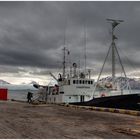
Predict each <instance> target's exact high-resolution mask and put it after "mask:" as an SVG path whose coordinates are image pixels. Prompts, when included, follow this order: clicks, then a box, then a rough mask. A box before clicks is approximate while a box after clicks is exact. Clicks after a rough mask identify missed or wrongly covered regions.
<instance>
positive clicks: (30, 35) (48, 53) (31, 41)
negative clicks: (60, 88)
mask: <svg viewBox="0 0 140 140" xmlns="http://www.w3.org/2000/svg"><path fill="white" fill-rule="evenodd" d="M106 18H114V19H123V20H124V21H125V22H124V23H122V24H121V25H120V26H119V28H117V29H116V35H117V37H118V38H119V40H118V41H116V44H117V46H118V47H119V51H120V55H121V56H122V59H123V60H122V61H123V62H124V65H125V66H126V69H127V71H128V72H129V69H130V67H132V64H133V65H135V67H136V69H138V68H139V66H140V62H139V59H140V56H139V52H140V39H139V36H140V28H139V25H140V2H138V1H137V2H131V1H130V2H129V1H128V2H123V1H118V2H115V1H112V2H111V1H108V2H107V1H102V2H101V1H99V2H97V1H88V2H86V1H81V2H80V1H77V2H74V1H71V2H66V1H62V2H59V1H57V2H55V1H47V2H45V1H44V2H36V1H35V2H28V1H27V2H8V1H7V2H0V21H1V22H0V65H1V72H4V67H5V66H7V67H8V68H9V69H8V72H9V73H10V72H11V73H14V72H19V71H20V69H18V67H20V66H22V67H24V68H26V67H31V68H40V69H44V68H45V69H46V70H52V69H53V70H55V69H57V68H60V66H61V64H60V62H62V48H63V46H64V32H65V38H66V40H65V41H66V46H67V48H68V49H70V50H71V61H75V62H77V63H79V61H80V64H81V66H84V25H86V31H87V32H86V33H87V44H86V46H87V67H89V68H93V69H94V68H95V67H96V73H98V71H99V69H100V68H101V65H102V63H103V61H104V58H105V55H106V52H107V49H108V47H109V45H110V40H111V37H110V31H111V27H110V25H109V24H108V23H107V22H106ZM122 52H125V54H126V56H127V59H126V58H125V55H124V54H123V53H122ZM128 59H130V60H129V61H128ZM109 60H110V59H109ZM110 61H111V60H110ZM108 65H110V63H108ZM16 68H17V69H16ZM106 71H108V68H106ZM33 73H36V74H37V73H38V72H35V71H34V72H33ZM40 73H41V74H42V75H43V74H44V75H45V74H46V73H48V72H46V71H44V70H42V71H40Z"/></svg>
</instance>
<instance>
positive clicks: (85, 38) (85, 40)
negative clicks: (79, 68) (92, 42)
mask: <svg viewBox="0 0 140 140" xmlns="http://www.w3.org/2000/svg"><path fill="white" fill-rule="evenodd" d="M84 42H85V43H84V44H85V74H86V69H87V68H86V67H87V66H86V65H87V55H86V47H87V46H86V45H87V35H86V25H84Z"/></svg>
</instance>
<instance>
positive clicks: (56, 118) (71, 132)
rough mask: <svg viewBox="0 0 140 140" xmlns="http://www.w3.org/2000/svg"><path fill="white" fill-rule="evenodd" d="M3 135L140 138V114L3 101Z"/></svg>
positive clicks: (0, 105)
mask: <svg viewBox="0 0 140 140" xmlns="http://www.w3.org/2000/svg"><path fill="white" fill-rule="evenodd" d="M0 138H3V139H7V138H8V139H12V138H14V139H25V138H28V139H42V138H43V139H51V138H54V139H57V138H59V139H63V138H64V139H67V138H68V139H69V138H75V139H77V138H78V139H83V138H84V139H87V138H91V139H98V138H100V139H102V138H104V139H106V138H107V139H112V138H114V139H115V138H116V139H117V138H121V139H133V138H137V139H138V138H140V117H138V116H131V115H125V114H118V113H109V112H98V111H93V110H91V111H90V110H86V109H75V108H70V107H65V106H58V105H54V104H45V105H40V106H39V105H31V104H27V103H20V102H12V101H6V102H4V101H0Z"/></svg>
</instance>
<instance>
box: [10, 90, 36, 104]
mask: <svg viewBox="0 0 140 140" xmlns="http://www.w3.org/2000/svg"><path fill="white" fill-rule="evenodd" d="M29 91H30V92H32V93H34V94H36V93H37V90H8V99H10V100H11V99H15V100H21V101H26V100H27V93H28V92H29Z"/></svg>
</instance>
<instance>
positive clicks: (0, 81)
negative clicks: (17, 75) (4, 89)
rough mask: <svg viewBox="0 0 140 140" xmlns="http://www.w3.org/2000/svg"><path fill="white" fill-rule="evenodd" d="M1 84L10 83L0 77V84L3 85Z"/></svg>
mask: <svg viewBox="0 0 140 140" xmlns="http://www.w3.org/2000/svg"><path fill="white" fill-rule="evenodd" d="M3 84H10V83H9V82H7V81H4V80H1V79H0V85H3Z"/></svg>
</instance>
